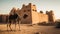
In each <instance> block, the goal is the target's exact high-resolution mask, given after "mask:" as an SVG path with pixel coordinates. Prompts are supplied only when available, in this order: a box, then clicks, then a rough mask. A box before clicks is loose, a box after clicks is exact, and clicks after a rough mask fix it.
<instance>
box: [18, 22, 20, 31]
mask: <svg viewBox="0 0 60 34" xmlns="http://www.w3.org/2000/svg"><path fill="white" fill-rule="evenodd" d="M18 26H19V31H20V21H18Z"/></svg>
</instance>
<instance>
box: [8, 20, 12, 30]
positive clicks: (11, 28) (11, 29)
mask: <svg viewBox="0 0 60 34" xmlns="http://www.w3.org/2000/svg"><path fill="white" fill-rule="evenodd" d="M9 28H10V30H12V28H11V21H10V22H9Z"/></svg>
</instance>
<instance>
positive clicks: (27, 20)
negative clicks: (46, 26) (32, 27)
mask: <svg viewBox="0 0 60 34" xmlns="http://www.w3.org/2000/svg"><path fill="white" fill-rule="evenodd" d="M14 12H15V13H17V14H18V15H19V17H20V18H21V23H22V24H36V23H42V22H46V23H54V22H55V16H54V12H53V11H52V10H50V11H46V14H43V11H40V12H37V9H36V5H33V4H32V3H29V4H28V5H25V4H23V5H22V8H21V9H19V8H18V9H16V8H13V9H12V10H11V12H10V14H14Z"/></svg>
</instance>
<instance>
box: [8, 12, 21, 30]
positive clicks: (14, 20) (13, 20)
mask: <svg viewBox="0 0 60 34" xmlns="http://www.w3.org/2000/svg"><path fill="white" fill-rule="evenodd" d="M20 20H21V19H20V18H19V16H18V15H17V14H16V13H15V14H14V15H9V17H8V23H7V30H8V27H9V28H10V30H12V28H11V24H12V23H14V24H15V30H16V24H17V23H18V26H19V31H20V22H21V21H20Z"/></svg>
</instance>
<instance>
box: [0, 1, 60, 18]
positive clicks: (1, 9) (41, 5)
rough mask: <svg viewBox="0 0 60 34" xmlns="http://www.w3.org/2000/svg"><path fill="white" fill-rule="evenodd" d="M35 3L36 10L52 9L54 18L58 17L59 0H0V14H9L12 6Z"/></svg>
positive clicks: (59, 13) (20, 6)
mask: <svg viewBox="0 0 60 34" xmlns="http://www.w3.org/2000/svg"><path fill="white" fill-rule="evenodd" d="M29 3H32V4H35V5H36V8H37V11H38V12H39V11H40V10H42V11H43V12H46V11H50V10H53V11H54V14H55V18H56V19H59V18H60V0H0V14H9V12H10V10H11V9H12V8H13V7H16V8H20V9H21V8H22V5H23V4H25V5H28V4H29Z"/></svg>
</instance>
